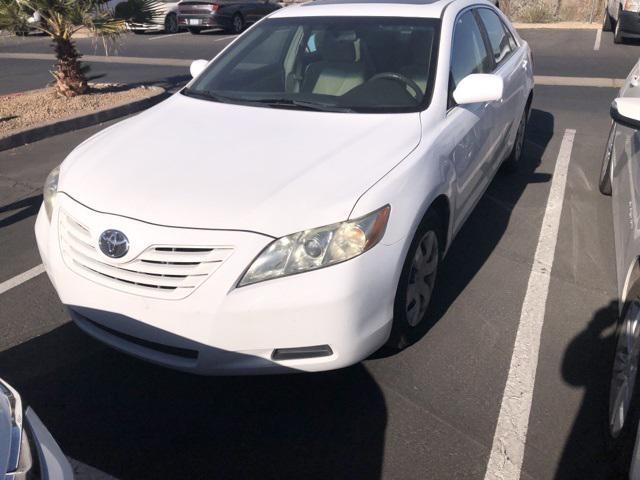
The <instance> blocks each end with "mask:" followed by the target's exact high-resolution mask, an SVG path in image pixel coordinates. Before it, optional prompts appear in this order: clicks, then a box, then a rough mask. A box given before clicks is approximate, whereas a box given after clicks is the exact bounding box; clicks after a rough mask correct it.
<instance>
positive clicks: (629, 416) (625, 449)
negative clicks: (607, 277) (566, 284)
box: [605, 300, 640, 478]
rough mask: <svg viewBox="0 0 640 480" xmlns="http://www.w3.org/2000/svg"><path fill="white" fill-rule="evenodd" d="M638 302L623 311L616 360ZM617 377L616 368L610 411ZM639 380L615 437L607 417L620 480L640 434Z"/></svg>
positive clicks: (610, 446) (609, 443)
mask: <svg viewBox="0 0 640 480" xmlns="http://www.w3.org/2000/svg"><path fill="white" fill-rule="evenodd" d="M636 302H637V300H636V301H635V302H633V301H631V302H627V304H626V305H625V307H624V309H623V311H622V315H621V316H620V320H619V321H618V325H617V328H616V336H615V343H616V351H615V358H616V359H617V358H618V357H619V356H620V355H621V350H620V342H619V340H620V335H621V334H622V333H623V331H624V326H625V320H626V316H627V313H628V311H629V309H630V308H631V306H632V304H633V303H636ZM614 362H616V363H617V360H614ZM614 367H615V363H614ZM615 376H616V370H615V368H614V369H613V371H612V375H611V387H610V391H609V409H611V396H612V391H611V390H613V384H614V378H615ZM637 380H638V379H636V382H635V383H636V385H635V388H633V392H632V393H631V400H630V404H629V405H630V409H629V410H628V411H627V412H626V415H625V421H624V424H623V426H622V428H621V429H620V431H619V432H618V434H617V435H616V436H615V437H614V436H613V434H612V430H611V426H610V425H611V423H610V422H611V414H610V412H609V414H608V415H607V424H606V436H605V440H606V446H607V449H608V450H609V451H610V452H611V453H612V454H613V457H614V465H615V468H616V470H619V472H618V473H619V474H620V475H621V477H620V478H622V477H627V476H628V474H629V468H630V465H631V461H632V458H633V453H634V446H635V444H636V442H637V439H636V436H637V433H638V424H639V423H640V408H637V407H638V402H639V401H640V388H638V385H637V383H638V382H637Z"/></svg>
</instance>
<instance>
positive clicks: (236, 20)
mask: <svg viewBox="0 0 640 480" xmlns="http://www.w3.org/2000/svg"><path fill="white" fill-rule="evenodd" d="M244 27H245V25H244V18H242V15H241V14H239V13H235V14H234V15H233V17H232V18H231V25H230V26H229V27H227V28H226V29H225V30H226V32H227V33H230V34H233V35H238V34H240V33H242V31H243V30H244Z"/></svg>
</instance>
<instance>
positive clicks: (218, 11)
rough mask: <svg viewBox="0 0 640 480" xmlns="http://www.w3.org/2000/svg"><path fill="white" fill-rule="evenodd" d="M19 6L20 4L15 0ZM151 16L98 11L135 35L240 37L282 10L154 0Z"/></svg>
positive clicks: (29, 27)
mask: <svg viewBox="0 0 640 480" xmlns="http://www.w3.org/2000/svg"><path fill="white" fill-rule="evenodd" d="M16 1H17V2H18V3H20V0H16ZM155 2H156V5H155V7H154V12H153V13H152V14H151V15H149V16H148V18H147V17H146V16H145V17H142V18H140V15H139V14H138V11H137V5H138V4H137V2H135V0H133V1H132V0H104V2H103V4H102V6H101V8H105V9H108V10H109V11H112V12H113V13H114V15H115V17H116V18H122V19H125V20H126V22H127V28H128V29H129V30H130V31H132V32H133V33H135V34H144V33H147V32H165V33H169V34H175V33H178V32H179V31H180V30H181V29H188V30H189V32H191V33H193V34H199V33H200V32H202V31H203V30H207V29H213V28H222V29H224V30H225V31H226V32H228V33H232V34H239V33H241V32H242V31H243V30H244V29H245V28H246V27H247V26H249V25H251V24H253V23H255V22H257V21H258V20H260V19H261V18H263V17H264V16H266V15H268V14H270V13H272V12H273V11H275V10H277V9H279V8H281V6H280V4H279V3H277V2H276V1H275V0H204V1H203V0H198V1H191V0H182V1H176V0H155ZM28 15H29V17H28V20H27V22H26V24H25V26H24V29H21V30H18V31H17V32H16V34H17V35H27V34H28V33H29V32H30V31H33V30H35V26H36V25H37V24H38V23H39V22H41V21H42V17H41V15H40V13H39V12H38V11H37V10H36V11H32V10H29V11H28Z"/></svg>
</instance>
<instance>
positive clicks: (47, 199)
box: [42, 167, 60, 221]
mask: <svg viewBox="0 0 640 480" xmlns="http://www.w3.org/2000/svg"><path fill="white" fill-rule="evenodd" d="M59 177H60V167H56V168H54V169H53V170H51V173H50V174H49V175H48V176H47V179H46V180H45V181H44V190H43V192H42V198H43V201H44V209H45V211H46V212H47V217H48V218H49V221H51V215H53V209H54V207H55V206H56V198H57V196H58V178H59Z"/></svg>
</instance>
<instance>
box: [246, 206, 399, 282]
mask: <svg viewBox="0 0 640 480" xmlns="http://www.w3.org/2000/svg"><path fill="white" fill-rule="evenodd" d="M390 211H391V207H390V206H389V205H387V206H386V207H383V208H381V209H379V210H376V211H375V212H373V213H370V214H369V215H366V216H364V217H362V218H357V219H355V220H348V221H346V222H341V223H334V224H333V225H328V226H326V227H320V228H314V229H311V230H305V231H304V232H298V233H294V234H292V235H287V236H286V237H282V238H280V239H278V240H276V241H274V242H273V243H272V244H270V245H269V246H268V247H267V248H265V249H264V250H263V251H262V253H261V254H260V255H258V257H257V258H256V259H255V260H254V261H253V263H252V264H251V266H250V267H249V269H248V270H247V271H246V273H245V274H244V276H243V277H242V279H241V280H240V282H239V283H238V286H239V287H243V286H245V285H249V284H251V283H256V282H262V281H264V280H270V279H272V278H277V277H283V276H286V275H293V274H295V273H301V272H307V271H309V270H315V269H318V268H322V267H327V266H329V265H335V264H336V263H340V262H344V261H345V260H349V259H351V258H354V257H357V256H358V255H361V254H362V253H364V252H366V251H367V250H369V249H370V248H372V247H373V246H374V245H376V244H377V243H378V242H379V241H380V239H382V236H383V235H384V232H385V229H386V227H387V221H388V220H389V213H390Z"/></svg>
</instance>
